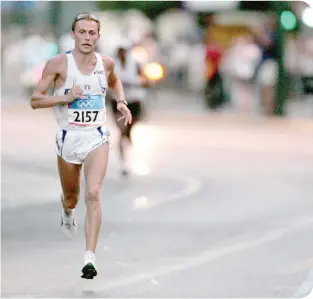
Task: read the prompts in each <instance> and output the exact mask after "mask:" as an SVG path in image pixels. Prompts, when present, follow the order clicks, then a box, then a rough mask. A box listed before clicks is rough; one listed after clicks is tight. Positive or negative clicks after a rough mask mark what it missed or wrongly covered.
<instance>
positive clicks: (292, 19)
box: [280, 11, 297, 30]
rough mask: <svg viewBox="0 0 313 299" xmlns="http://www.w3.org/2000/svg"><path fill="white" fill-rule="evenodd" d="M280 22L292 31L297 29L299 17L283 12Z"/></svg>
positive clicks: (289, 12)
mask: <svg viewBox="0 0 313 299" xmlns="http://www.w3.org/2000/svg"><path fill="white" fill-rule="evenodd" d="M280 22H281V24H282V26H283V27H284V28H285V29H286V30H292V29H295V28H296V25H297V17H296V15H295V14H294V13H293V12H291V11H283V12H282V14H281V16H280Z"/></svg>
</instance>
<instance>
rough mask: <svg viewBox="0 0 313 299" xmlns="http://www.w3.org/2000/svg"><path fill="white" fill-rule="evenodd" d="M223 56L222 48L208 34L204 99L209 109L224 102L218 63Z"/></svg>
mask: <svg viewBox="0 0 313 299" xmlns="http://www.w3.org/2000/svg"><path fill="white" fill-rule="evenodd" d="M222 56H223V48H222V46H221V45H220V44H219V43H217V42H216V41H214V40H213V39H211V34H210V33H208V43H207V47H206V54H205V61H206V88H205V97H206V102H207V105H208V106H209V107H210V108H211V109H216V108H218V107H220V106H222V105H223V104H224V102H225V93H224V86H223V79H222V76H221V74H220V63H221V60H222Z"/></svg>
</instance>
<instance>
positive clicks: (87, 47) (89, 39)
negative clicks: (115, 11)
mask: <svg viewBox="0 0 313 299" xmlns="http://www.w3.org/2000/svg"><path fill="white" fill-rule="evenodd" d="M72 37H73V39H74V40H75V48H76V49H77V50H79V52H81V53H83V54H89V53H92V52H94V51H95V48H96V42H97V41H98V39H99V37H100V35H99V33H98V24H97V22H95V21H89V20H80V21H77V22H76V25H75V31H74V32H72Z"/></svg>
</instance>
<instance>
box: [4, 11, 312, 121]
mask: <svg viewBox="0 0 313 299" xmlns="http://www.w3.org/2000/svg"><path fill="white" fill-rule="evenodd" d="M94 13H95V14H96V15H97V16H98V17H99V19H100V21H101V22H102V24H103V26H102V28H101V39H100V41H99V43H98V49H97V50H98V51H99V52H100V53H102V54H104V55H109V56H112V55H114V51H115V49H116V48H117V47H118V46H119V45H120V44H124V45H125V44H127V45H128V47H129V48H130V49H131V52H132V55H134V57H135V58H136V59H137V60H138V62H140V63H141V64H143V65H146V66H148V65H149V64H151V63H154V64H155V63H157V64H158V65H161V66H162V71H160V69H158V68H155V67H154V68H152V67H151V65H150V68H148V67H147V68H146V69H147V72H148V71H149V72H150V75H151V76H152V77H153V76H154V77H155V78H156V79H157V80H158V81H159V82H158V85H159V86H162V87H167V88H180V89H181V90H188V91H193V92H201V93H202V94H203V96H204V101H206V103H207V106H208V107H209V108H211V109H219V108H221V107H225V105H230V106H231V107H232V109H235V110H241V111H242V110H243V111H249V112H251V111H253V110H257V111H262V113H264V114H267V115H269V114H271V113H272V111H273V101H274V100H273V98H274V97H275V86H276V83H277V77H278V73H277V72H278V65H277V58H276V57H275V55H276V54H275V48H276V47H277V45H276V44H275V43H276V42H275V38H274V32H275V28H276V26H277V19H275V18H273V16H270V15H267V14H265V13H264V14H262V13H256V14H255V13H254V14H253V13H250V12H238V11H237V12H236V11H233V12H227V13H219V14H216V15H210V16H209V17H208V20H209V21H208V23H207V24H206V26H205V27H204V28H201V27H200V26H199V24H198V22H197V18H196V16H195V14H193V13H191V12H190V11H186V10H179V9H171V10H168V11H166V12H164V13H162V14H161V15H160V16H158V17H157V19H156V20H153V21H152V20H150V19H149V18H147V17H146V16H145V15H144V13H142V12H140V11H138V10H125V11H94ZM73 15H75V14H73ZM69 25H70V22H69ZM310 36H311V37H310ZM72 47H73V40H72V39H71V37H70V32H69V30H67V31H65V32H63V33H62V34H60V35H58V36H57V34H55V28H54V27H53V25H52V24H49V22H47V23H44V24H42V26H38V24H36V25H34V24H33V25H32V24H18V23H16V22H15V23H12V24H6V26H4V27H3V28H2V43H1V53H2V55H1V59H2V88H3V91H4V92H5V91H9V92H10V91H12V90H14V91H17V90H20V91H21V92H24V91H27V92H30V91H31V90H32V88H33V86H34V84H35V83H36V82H37V81H38V79H39V77H40V76H41V72H42V69H43V66H44V64H45V62H46V61H47V60H48V59H49V58H50V57H52V56H54V55H56V54H57V53H59V52H64V51H66V50H68V49H71V48H72ZM312 57H313V34H311V35H305V36H302V35H301V34H300V35H293V34H289V35H288V36H287V37H286V39H285V44H284V66H285V68H286V72H287V78H288V87H289V88H288V96H289V97H298V96H301V95H302V94H303V93H304V92H305V90H304V89H305V87H304V85H303V82H304V81H305V80H306V79H308V78H309V79H310V78H311V77H312V76H313V59H312ZM154 66H155V65H154ZM16 74H18V75H19V78H16ZM12 77H14V78H16V80H12ZM17 81H18V82H20V84H19V86H17V85H16V82H17ZM309 81H310V80H309ZM309 84H311V83H310V82H309ZM252 99H253V100H252Z"/></svg>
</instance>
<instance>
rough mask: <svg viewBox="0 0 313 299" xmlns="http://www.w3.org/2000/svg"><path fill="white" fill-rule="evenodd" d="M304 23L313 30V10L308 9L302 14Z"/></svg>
mask: <svg viewBox="0 0 313 299" xmlns="http://www.w3.org/2000/svg"><path fill="white" fill-rule="evenodd" d="M302 22H303V23H304V24H305V25H306V26H308V27H311V28H313V8H312V7H306V8H305V9H304V10H303V12H302Z"/></svg>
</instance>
